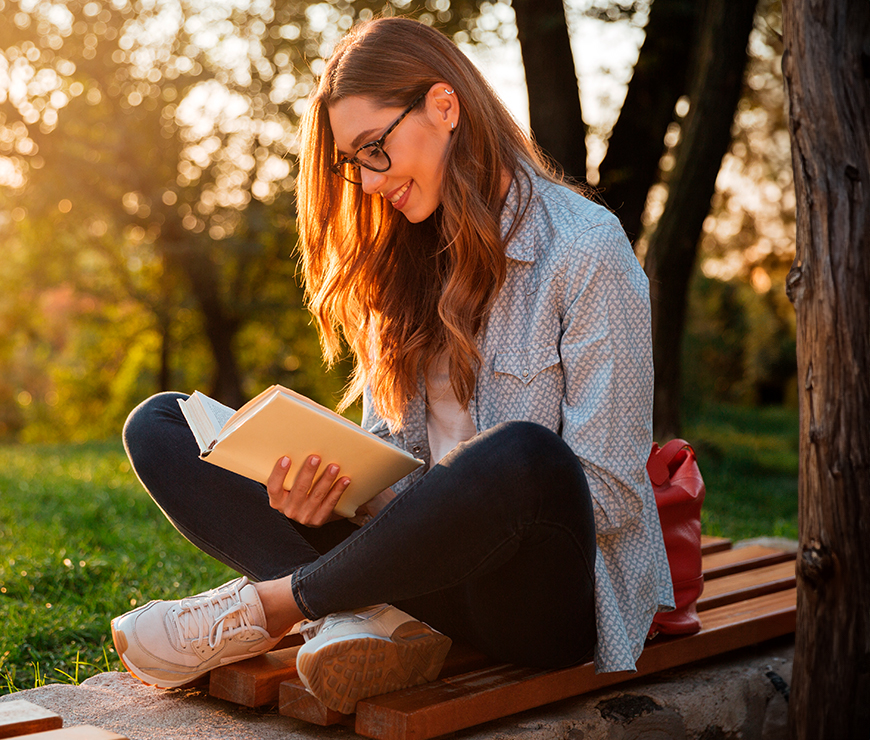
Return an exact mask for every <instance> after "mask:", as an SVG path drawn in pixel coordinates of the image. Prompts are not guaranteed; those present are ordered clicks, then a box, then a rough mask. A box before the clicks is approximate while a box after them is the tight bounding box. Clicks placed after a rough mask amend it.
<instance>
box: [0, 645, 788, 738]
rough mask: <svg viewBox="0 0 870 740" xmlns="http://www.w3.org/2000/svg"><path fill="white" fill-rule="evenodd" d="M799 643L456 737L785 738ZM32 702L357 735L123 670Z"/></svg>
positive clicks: (223, 732)
mask: <svg viewBox="0 0 870 740" xmlns="http://www.w3.org/2000/svg"><path fill="white" fill-rule="evenodd" d="M793 658H794V642H793V640H792V639H785V638H783V639H779V640H775V641H771V642H768V643H765V644H764V645H762V646H755V647H753V648H747V649H745V650H741V651H738V652H735V653H731V654H729V655H728V656H720V657H718V658H713V659H710V660H707V661H704V662H701V663H697V664H695V665H693V666H689V667H687V668H681V669H678V670H672V671H665V672H663V673H660V674H658V675H656V676H654V677H652V678H649V677H648V678H643V679H637V680H636V681H631V682H628V683H623V684H620V685H619V686H617V687H614V688H612V689H604V690H602V691H598V692H595V693H592V694H587V695H584V696H581V697H577V698H573V699H566V700H564V701H560V702H557V703H555V704H550V705H548V706H546V707H541V708H539V709H535V710H531V711H528V712H523V713H521V714H517V715H513V716H511V717H506V718H504V719H500V720H496V721H493V722H488V723H486V724H484V725H480V726H478V727H475V728H472V729H469V730H464V731H462V732H458V733H455V734H454V735H453V736H452V737H453V738H456V739H457V740H508V739H511V740H513V739H517V740H630V739H633V738H650V739H655V738H675V739H677V740H684V739H685V740H699V739H701V738H704V739H708V738H722V739H723V740H725V739H726V738H729V739H730V738H741V740H786V714H787V706H788V705H787V695H788V686H789V684H790V682H791V670H792V663H793ZM20 699H25V700H27V701H30V702H32V703H34V704H37V705H39V706H41V707H44V708H46V709H48V710H50V711H53V712H56V713H57V714H59V715H60V716H61V717H63V720H64V725H80V724H87V725H96V726H98V727H102V728H104V729H107V730H112V731H114V732H117V733H119V734H121V735H125V736H127V737H128V738H130V740H153V738H158V737H159V738H161V739H166V740H201V739H202V738H208V739H209V740H320V739H326V740H329V739H330V738H354V737H357V736H356V735H355V733H354V732H353V730H352V729H350V728H346V727H342V726H336V727H315V726H311V725H308V724H306V723H304V722H300V721H298V720H293V719H290V718H289V717H284V716H281V715H279V714H278V713H277V710H276V708H275V707H274V706H273V707H264V708H260V709H248V708H245V707H241V706H239V705H236V704H230V703H228V702H226V701H223V700H220V699H215V698H213V697H210V696H208V695H207V694H206V693H205V692H203V691H202V690H198V689H171V690H168V691H162V690H159V689H154V688H151V687H148V686H145V685H143V684H141V683H139V682H138V681H137V680H136V679H134V678H133V677H132V676H130V675H129V674H126V673H104V674H100V675H98V676H94V677H93V678H90V679H88V680H87V681H85V682H83V683H82V684H81V685H80V686H67V685H50V686H43V687H40V688H36V689H29V690H27V691H22V692H20V693H17V694H11V695H7V696H0V702H5V701H15V700H20Z"/></svg>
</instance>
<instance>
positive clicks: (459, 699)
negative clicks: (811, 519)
mask: <svg viewBox="0 0 870 740" xmlns="http://www.w3.org/2000/svg"><path fill="white" fill-rule="evenodd" d="M795 598H796V595H795V590H794V589H790V590H788V591H781V592H778V593H774V594H768V595H765V596H761V597H758V598H755V599H750V600H748V601H743V602H738V603H736V604H729V605H727V606H723V607H719V608H716V609H710V610H708V611H706V612H704V613H703V615H702V624H703V628H702V630H701V631H700V632H698V633H697V634H695V635H689V636H686V637H677V638H662V639H657V640H656V641H654V642H653V643H651V644H650V645H649V646H647V648H646V649H645V650H644V652H643V654H642V655H641V657H640V660H639V661H638V663H637V669H638V670H637V672H636V673H629V672H620V673H603V674H596V673H595V668H594V665H593V664H592V663H585V664H583V665H581V666H576V667H573V668H568V669H564V670H554V671H545V670H536V669H530V668H519V667H516V666H509V665H497V666H491V667H489V668H484V669H482V670H479V671H473V672H471V673H465V674H461V675H459V676H455V677H453V678H447V679H441V680H439V681H435V682H432V683H429V684H425V685H423V686H419V687H415V688H411V689H405V690H404V691H396V692H394V693H392V694H386V695H383V696H379V697H373V698H371V699H367V700H365V701H362V702H360V703H359V704H358V705H357V714H356V725H355V729H356V732H357V733H358V734H360V735H364V736H366V737H372V738H378V739H379V740H428V738H433V737H437V736H439V735H443V734H446V733H450V732H456V731H458V730H461V729H464V728H467V727H471V726H473V725H476V724H479V723H481V722H487V721H489V720H492V719H497V718H499V717H505V716H508V715H510V714H514V713H516V712H521V711H524V710H526V709H532V708H534V707H538V706H542V705H543V704H548V703H550V702H554V701H559V700H560V699H565V698H568V697H572V696H578V695H580V694H584V693H587V692H589V691H594V690H596V689H600V688H603V687H605V686H610V685H613V684H616V683H620V682H622V681H626V680H629V679H634V678H638V677H642V676H645V675H650V674H653V673H657V672H659V671H663V670H666V669H669V668H675V667H677V666H681V665H685V664H687V663H691V662H694V661H696V660H701V659H703V658H708V657H711V656H713V655H718V654H720V653H723V652H727V651H729V650H735V649H738V648H741V647H746V646H747V645H752V644H755V643H757V642H762V641H764V640H768V639H771V638H773V637H777V636H780V635H784V634H788V633H789V632H793V631H794V626H795Z"/></svg>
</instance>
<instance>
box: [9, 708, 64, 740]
mask: <svg viewBox="0 0 870 740" xmlns="http://www.w3.org/2000/svg"><path fill="white" fill-rule="evenodd" d="M62 726H63V719H61V716H60V715H59V714H55V713H54V712H52V711H50V710H48V709H45V708H44V707H40V706H39V705H38V704H34V703H32V702H29V701H26V700H24V699H18V700H16V701H9V702H3V703H2V704H0V738H4V737H18V736H19V735H27V734H30V733H34V732H44V731H45V730H54V729H57V728H58V727H62Z"/></svg>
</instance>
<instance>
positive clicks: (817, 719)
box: [783, 0, 870, 739]
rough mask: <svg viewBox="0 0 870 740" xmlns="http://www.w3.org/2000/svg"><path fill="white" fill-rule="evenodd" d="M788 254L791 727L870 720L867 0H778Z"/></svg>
mask: <svg viewBox="0 0 870 740" xmlns="http://www.w3.org/2000/svg"><path fill="white" fill-rule="evenodd" d="M783 21H784V31H785V49H786V55H785V57H784V73H785V79H786V84H787V88H788V96H789V111H790V132H791V141H792V151H793V161H794V171H795V187H796V191H797V203H798V210H797V255H796V257H795V262H794V266H793V268H792V271H791V273H790V274H789V278H788V288H789V295H790V297H791V298H792V300H793V301H794V304H795V308H796V309H797V318H798V378H799V379H800V386H799V387H800V392H799V395H800V424H801V435H800V445H801V447H800V452H801V470H800V484H799V485H800V499H799V500H800V508H799V522H800V549H799V554H798V560H797V573H798V612H797V636H796V647H795V664H794V674H793V679H792V681H793V690H792V694H791V697H792V699H791V701H790V703H789V720H790V732H791V734H792V736H793V737H795V738H814V739H815V738H845V737H861V736H862V735H866V733H867V727H868V726H870V705H868V703H867V696H868V694H870V549H868V548H867V542H866V528H867V522H868V520H870V475H868V473H870V425H868V423H867V419H868V418H870V378H868V374H867V368H868V367H870V327H868V309H870V287H868V286H870V202H868V199H870V140H868V136H867V132H868V131H870V47H868V39H870V5H868V4H867V3H861V2H850V1H849V0H836V1H833V2H828V3H824V4H819V3H816V2H812V1H811V0H789V2H786V3H784V6H783Z"/></svg>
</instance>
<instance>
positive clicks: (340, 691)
mask: <svg viewBox="0 0 870 740" xmlns="http://www.w3.org/2000/svg"><path fill="white" fill-rule="evenodd" d="M300 135H301V154H300V175H299V183H298V211H299V217H298V225H299V233H300V248H301V252H302V257H303V265H304V272H305V279H306V288H307V291H308V298H309V303H310V307H311V310H312V311H313V314H314V316H315V318H316V320H317V323H318V326H319V328H320V331H321V336H322V341H323V347H324V353H325V356H326V358H327V359H329V360H334V359H335V358H336V357H337V356H338V354H339V352H340V346H339V337H342V338H343V339H344V340H345V341H346V342H347V343H348V344H349V346H350V347H351V349H352V351H353V355H354V358H355V362H356V365H355V372H354V374H353V377H352V380H351V383H350V385H349V387H348V390H347V393H346V395H345V397H344V399H343V402H342V407H347V406H348V404H350V403H352V402H353V401H354V400H356V399H357V398H359V397H360V396H362V398H363V426H365V427H366V428H368V429H370V430H371V431H373V432H374V433H375V434H378V435H379V436H381V437H383V438H385V439H387V440H389V441H391V442H392V443H393V444H396V445H398V446H400V447H403V448H405V449H407V450H409V451H411V452H412V453H413V454H414V455H416V456H417V457H420V458H421V459H423V460H425V461H426V462H427V465H426V466H425V467H424V468H421V469H420V470H419V471H417V472H415V473H413V474H411V475H409V476H408V477H407V478H405V479H403V480H402V481H400V482H399V483H398V484H397V485H396V486H394V487H393V489H392V490H388V491H385V492H384V493H382V494H381V495H380V496H378V497H377V498H376V499H375V500H374V501H373V502H372V504H371V505H370V506H369V511H368V516H367V517H366V518H367V521H366V522H365V523H361V522H360V521H356V522H350V521H347V520H340V519H339V518H338V517H337V516H336V515H335V514H334V513H333V507H334V506H335V502H336V501H337V499H338V497H339V496H340V495H341V493H342V492H343V490H344V488H345V487H346V485H347V483H348V480H347V479H346V478H344V477H342V475H341V471H340V470H339V469H338V468H337V466H335V465H334V464H332V463H331V461H329V460H320V459H319V458H317V457H311V458H309V459H307V460H289V459H287V458H286V457H285V458H283V459H281V460H279V461H277V462H276V465H275V470H274V472H273V474H272V477H271V479H270V480H269V483H268V486H267V487H265V488H264V487H263V486H261V485H259V484H257V483H254V482H252V481H250V480H247V479H244V478H241V477H239V476H236V475H234V474H232V473H228V472H226V471H223V470H221V469H219V468H217V467H215V466H211V465H208V464H207V463H204V462H201V461H200V460H199V459H198V456H197V451H198V450H197V448H196V446H195V443H194V439H193V436H192V435H191V434H190V432H189V430H188V428H187V425H186V424H185V422H184V420H183V418H182V417H181V414H180V411H179V409H178V404H177V402H176V400H177V398H179V397H181V396H180V395H179V394H161V395H158V396H156V397H154V398H151V399H149V400H148V401H146V402H145V403H143V404H142V405H141V406H139V407H138V408H137V409H136V410H135V411H134V412H133V413H132V414H131V416H130V419H129V420H128V422H127V425H126V427H125V442H126V445H127V449H128V453H129V455H130V458H131V460H132V461H133V465H134V467H135V470H136V472H137V474H138V475H139V477H140V479H141V480H142V482H143V484H144V485H145V487H146V488H147V489H148V491H149V492H150V494H151V495H152V497H153V498H154V499H155V501H156V502H157V503H158V505H159V506H160V507H161V508H162V509H163V511H164V512H165V513H166V515H167V516H168V517H169V519H170V520H171V521H172V523H173V524H174V525H175V526H176V527H177V528H178V529H179V531H180V532H181V533H182V534H184V535H185V536H186V537H188V538H189V539H190V540H191V541H192V542H193V543H194V544H196V545H197V546H199V547H200V548H202V549H203V550H204V551H205V552H207V553H209V554H211V555H213V556H214V557H216V558H217V559H219V560H221V561H223V562H224V563H227V564H228V565H230V566H231V567H233V568H235V569H237V570H238V571H239V572H240V573H243V574H244V576H243V577H242V578H239V579H237V580H235V581H232V582H230V583H228V584H225V585H224V586H221V587H219V588H217V589H214V590H213V591H209V592H207V593H205V594H198V595H196V596H193V597H189V598H186V599H181V600H180V601H159V602H151V603H150V604H147V605H146V606H144V607H140V608H139V609H136V610H134V611H132V612H130V613H128V614H126V615H123V616H121V617H118V618H116V619H115V620H113V625H112V630H113V635H114V638H115V644H116V646H117V649H118V653H119V655H120V656H121V659H122V660H123V661H124V663H125V664H126V665H127V667H128V668H129V670H130V671H131V672H132V673H133V674H135V675H136V676H137V677H139V678H140V679H141V680H143V681H145V682H146V683H149V684H155V685H158V686H178V685H181V684H184V683H186V682H188V681H191V680H192V679H194V678H196V677H197V676H199V675H202V674H203V673H205V672H207V671H208V670H210V669H211V668H213V667H215V666H217V665H221V664H223V663H228V662H232V661H234V660H241V659H243V658H245V657H250V656H251V655H255V654H258V653H261V652H264V651H266V650H268V649H270V648H271V647H272V646H274V645H275V644H276V643H277V641H278V639H279V638H281V636H282V635H284V634H285V633H286V632H288V631H289V630H291V628H293V627H294V626H297V628H298V629H301V631H302V632H303V635H304V636H305V637H306V639H307V640H308V641H307V642H306V644H305V645H304V647H303V648H302V649H301V650H300V653H299V658H298V661H297V665H298V668H299V671H300V675H301V677H302V679H303V680H304V681H305V682H306V685H307V686H308V687H309V690H311V691H312V693H314V694H315V695H316V696H318V697H319V698H320V699H322V700H323V701H324V702H326V704H327V705H329V706H330V707H332V708H334V709H337V710H340V711H344V712H349V711H352V710H353V707H354V705H355V703H356V701H357V700H358V699H360V698H363V697H365V696H370V695H372V694H378V693H382V692H384V691H389V690H393V689H397V688H400V687H403V686H408V685H412V684H415V683H419V682H421V681H425V680H432V679H434V678H435V676H436V675H437V673H438V671H439V670H440V667H441V663H442V662H443V659H444V655H445V653H446V651H447V648H448V646H449V644H450V639H449V638H453V639H460V640H464V641H467V642H469V643H471V644H472V645H474V646H476V647H477V648H479V649H480V650H482V651H484V652H486V653H488V654H489V655H490V656H491V657H492V658H494V659H496V660H499V661H507V662H513V663H520V664H526V665H532V666H546V667H556V666H565V665H571V664H574V663H577V662H579V661H583V660H586V659H589V658H591V657H593V656H594V660H595V663H596V667H597V668H598V670H601V671H621V670H632V669H633V668H634V665H635V660H636V659H637V657H638V655H639V654H640V652H641V650H642V648H643V645H644V639H645V637H646V634H647V631H648V628H649V626H650V624H651V622H652V618H653V615H654V614H655V612H656V611H657V610H666V609H669V608H672V606H673V595H672V590H671V583H670V576H669V570H668V565H667V560H666V557H665V551H664V545H663V541H662V534H661V529H660V525H659V521H658V516H657V512H656V508H655V503H654V499H653V495H652V489H651V486H650V482H649V479H648V477H647V474H646V469H645V463H646V459H647V456H648V454H649V451H650V446H651V405H652V380H653V372H652V360H651V350H650V323H649V322H650V319H649V297H648V285H647V281H646V278H645V276H644V274H643V272H642V270H641V268H640V266H639V264H638V262H637V260H636V259H635V257H634V255H633V254H632V250H631V247H630V245H629V243H628V241H627V239H626V237H625V234H624V232H623V231H622V229H621V228H620V226H619V223H618V221H617V219H616V218H614V217H613V216H612V215H611V214H610V213H608V212H607V211H606V210H605V209H603V208H601V207H600V206H598V205H595V204H593V203H592V202H591V201H589V200H587V199H586V198H584V197H583V196H582V195H581V194H579V193H578V192H576V191H575V190H574V189H571V188H569V187H566V186H565V185H563V184H560V183H559V182H558V180H557V178H555V177H554V176H553V175H551V174H550V172H549V170H548V169H547V168H546V167H545V165H544V164H543V163H542V160H541V158H540V157H539V155H538V153H537V151H536V150H535V147H534V146H533V145H532V143H531V142H530V140H529V139H528V137H527V136H526V135H525V134H524V133H523V132H522V131H521V129H520V128H519V127H518V126H517V125H516V123H515V122H514V121H513V119H512V118H511V117H510V115H509V114H508V113H507V111H506V110H505V108H504V106H503V105H502V103H501V102H500V101H499V100H498V98H497V97H496V95H495V94H494V93H493V92H492V90H491V89H490V87H489V86H488V85H487V84H486V82H485V81H484V79H483V78H482V77H481V76H480V74H479V73H478V72H477V70H476V69H475V67H474V66H473V65H472V64H471V63H470V62H469V60H468V59H467V58H466V57H465V56H464V55H462V53H461V52H459V50H458V49H457V48H456V47H455V46H454V45H453V44H452V43H451V42H450V41H449V40H448V39H447V38H446V37H445V36H443V35H442V34H441V33H439V32H437V31H435V30H433V29H431V28H429V27H427V26H425V25H423V24H420V23H417V22H415V21H411V20H407V19H380V20H375V21H371V22H367V23H363V24H360V25H359V26H357V27H356V28H355V29H354V30H352V31H351V33H350V34H349V35H348V36H347V37H346V38H345V39H344V40H343V41H342V42H340V43H339V45H338V47H337V48H336V50H335V52H334V54H333V56H332V58H331V59H330V61H329V62H328V64H327V66H326V69H325V71H324V73H323V76H322V78H321V80H320V84H319V86H318V88H317V90H316V91H315V92H314V94H313V96H312V99H311V101H310V107H309V109H308V112H307V115H306V117H305V119H304V121H303V123H302V128H301V134H300ZM303 433H304V430H303ZM288 473H290V475H289V477H288ZM285 479H286V480H288V481H291V480H292V481H294V482H293V483H292V485H290V487H289V489H285V488H284V485H283V483H282V482H283V481H284V480H285ZM372 605H376V606H372ZM388 605H389V606H388ZM299 625H301V626H299Z"/></svg>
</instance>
